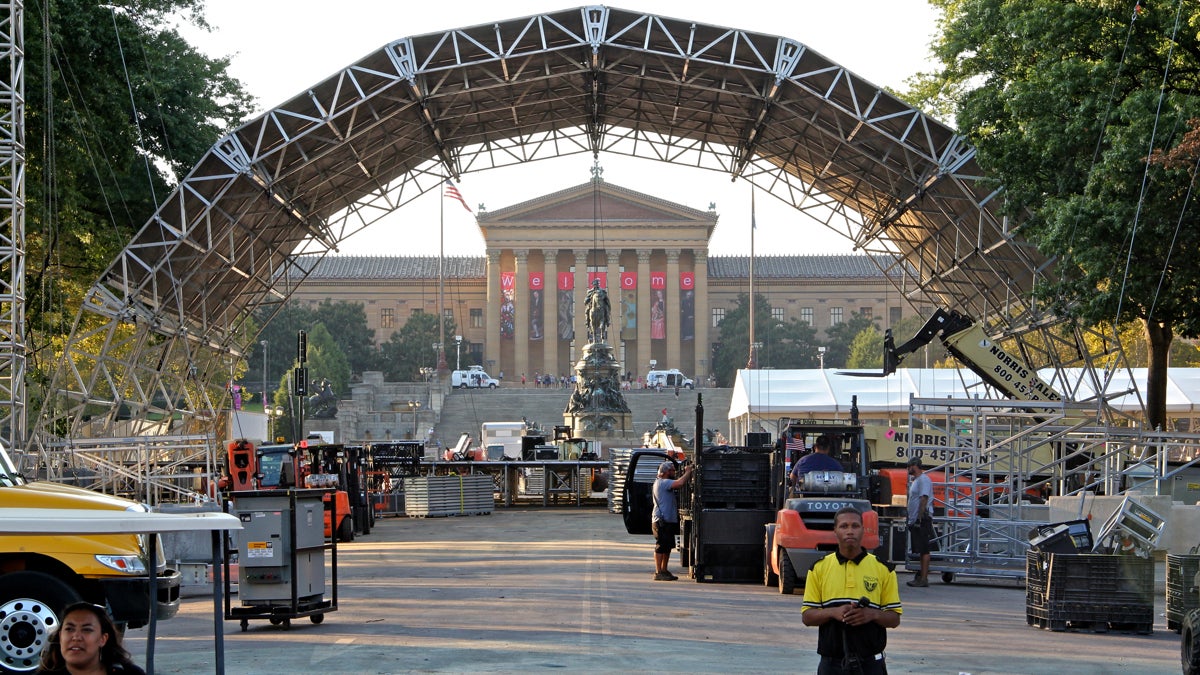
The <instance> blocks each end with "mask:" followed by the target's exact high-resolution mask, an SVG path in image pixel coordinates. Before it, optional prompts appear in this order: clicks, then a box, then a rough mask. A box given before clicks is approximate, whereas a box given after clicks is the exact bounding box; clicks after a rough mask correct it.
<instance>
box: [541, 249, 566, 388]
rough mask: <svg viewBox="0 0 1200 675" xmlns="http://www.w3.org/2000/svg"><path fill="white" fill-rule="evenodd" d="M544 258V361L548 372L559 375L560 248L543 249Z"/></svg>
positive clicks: (560, 369)
mask: <svg viewBox="0 0 1200 675" xmlns="http://www.w3.org/2000/svg"><path fill="white" fill-rule="evenodd" d="M542 260H543V261H544V262H543V264H542V273H543V274H544V275H545V279H546V280H545V283H544V284H543V289H542V308H543V314H544V318H543V319H542V349H543V351H542V362H543V363H545V364H546V372H548V373H550V374H552V375H554V376H555V377H558V374H559V373H560V372H562V368H561V367H560V366H559V365H558V249H548V250H544V251H542Z"/></svg>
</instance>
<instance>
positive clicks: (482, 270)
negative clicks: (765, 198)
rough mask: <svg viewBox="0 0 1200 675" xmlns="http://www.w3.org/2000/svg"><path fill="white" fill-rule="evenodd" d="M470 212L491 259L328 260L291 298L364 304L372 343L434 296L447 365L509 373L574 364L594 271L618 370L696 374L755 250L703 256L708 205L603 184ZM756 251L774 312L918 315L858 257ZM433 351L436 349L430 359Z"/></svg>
mask: <svg viewBox="0 0 1200 675" xmlns="http://www.w3.org/2000/svg"><path fill="white" fill-rule="evenodd" d="M476 221H477V223H478V226H479V229H480V232H481V233H482V235H483V239H484V242H485V246H486V251H487V254H486V257H471V256H456V255H447V256H446V257H445V258H443V259H442V261H441V265H440V267H441V272H440V274H439V260H438V257H437V256H401V255H396V256H391V255H373V256H346V255H336V256H328V257H326V258H324V259H323V260H321V261H320V262H319V263H317V264H316V266H315V267H314V269H313V270H312V272H311V274H310V275H309V276H308V278H307V279H306V280H305V281H304V283H303V284H301V285H300V286H299V288H298V289H297V290H296V292H295V294H294V296H293V300H294V301H297V302H304V303H310V304H312V305H315V304H317V303H320V302H321V301H323V300H325V299H331V300H334V301H339V300H344V301H349V302H356V303H362V304H363V305H364V307H365V309H366V315H367V321H368V325H369V327H370V328H372V329H374V331H375V340H376V343H377V344H378V343H381V342H385V341H387V340H388V338H389V337H390V336H391V334H392V333H393V332H394V331H396V330H399V329H400V328H401V327H402V326H403V325H404V322H405V321H406V320H407V318H408V317H409V316H411V315H413V314H414V313H418V312H429V313H436V312H437V311H438V307H439V305H440V306H441V307H442V311H443V312H444V313H445V314H446V315H448V316H451V317H452V318H453V320H454V322H455V324H456V325H457V326H458V331H457V332H458V334H459V335H460V336H461V340H459V341H456V340H455V339H454V336H447V344H446V359H447V362H448V363H449V365H450V367H451V368H453V367H455V366H456V364H457V363H459V362H461V364H462V366H463V367H466V366H467V364H481V365H484V366H485V367H486V368H487V369H488V371H489V372H490V373H491V374H492V375H497V374H499V373H504V376H505V378H506V379H507V380H508V381H510V382H512V381H516V380H518V379H519V378H520V377H521V375H522V374H525V375H526V376H527V377H529V378H531V377H532V376H533V374H534V373H543V374H545V373H549V374H555V375H559V374H566V373H569V372H570V370H571V364H572V363H573V362H574V360H575V358H576V355H577V353H578V350H579V349H580V348H581V347H582V343H583V342H584V341H585V340H586V331H585V330H584V327H583V323H582V322H583V308H584V298H585V296H586V294H587V291H588V289H589V288H590V287H591V286H592V282H593V281H599V282H600V284H601V286H602V287H604V288H606V289H607V290H608V294H609V297H610V301H611V303H612V312H611V315H612V325H611V326H610V328H609V332H608V335H609V339H608V341H609V343H610V344H612V345H613V347H614V349H615V351H616V356H617V358H618V359H619V360H620V361H621V362H622V363H623V364H624V368H625V371H626V372H630V373H633V374H635V375H641V374H644V373H645V372H646V371H647V370H649V369H651V363H653V364H654V367H655V368H657V369H667V368H679V369H680V370H682V371H683V372H684V373H686V374H688V375H689V376H692V377H696V378H697V379H700V378H704V377H706V376H707V375H708V374H709V365H710V360H711V354H712V345H713V342H714V341H715V340H717V339H718V338H719V334H718V331H717V329H716V326H717V325H718V324H719V323H720V321H721V319H722V318H724V315H725V313H726V312H727V311H730V310H732V309H733V308H734V307H735V306H736V304H737V299H738V296H739V294H745V293H748V292H749V291H750V259H749V256H710V255H709V249H708V243H709V238H710V237H711V236H712V233H713V229H714V228H715V227H716V225H717V213H716V211H714V210H709V211H700V210H697V209H693V208H691V207H687V206H683V205H680V204H675V203H672V202H669V201H666V200H663V199H659V198H657V197H653V196H651V195H647V194H644V193H641V192H637V191H634V190H631V189H628V188H624V187H620V186H617V185H613V184H611V183H607V182H605V181H603V180H593V181H589V182H587V183H584V184H582V185H578V186H575V187H572V188H568V189H565V190H561V191H559V192H555V193H552V194H548V195H545V196H542V197H538V198H536V199H532V200H529V201H526V202H523V203H520V204H515V205H513V206H508V207H505V208H502V209H498V210H495V211H482V210H481V211H480V212H479V213H477V214H476ZM798 233H799V230H798ZM798 236H802V235H800V234H798ZM754 260H755V266H754V292H755V294H756V295H761V296H764V297H766V299H767V301H768V302H769V303H770V304H771V306H772V312H773V315H774V316H775V318H777V319H780V320H781V321H789V320H791V319H799V320H802V321H807V322H809V323H810V324H811V325H813V326H814V327H815V328H817V329H818V330H824V329H826V328H828V327H829V326H831V325H835V324H837V323H840V322H841V321H845V320H849V319H850V317H851V316H852V315H853V314H855V313H857V314H865V315H868V316H871V317H873V318H875V319H876V320H877V321H878V323H879V325H880V326H881V327H888V326H890V325H891V324H892V323H894V322H896V321H898V320H899V319H900V318H901V317H903V316H906V315H908V314H909V313H911V312H912V311H913V310H912V309H911V308H909V307H908V306H907V304H906V303H905V301H904V300H903V298H902V297H901V293H900V292H899V291H897V289H896V288H895V286H894V284H892V283H891V282H890V281H889V280H888V279H886V278H885V277H884V275H883V273H882V272H880V271H879V269H878V267H877V266H876V265H875V264H874V263H873V262H872V261H871V260H870V259H868V258H867V257H866V256H864V255H799V256H778V255H756V256H755V259H754ZM439 280H440V281H441V282H442V284H439ZM759 337H760V339H763V340H769V339H770V336H759ZM434 357H435V351H434V346H433V345H430V352H429V360H430V365H433V362H434Z"/></svg>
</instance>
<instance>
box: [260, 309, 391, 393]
mask: <svg viewBox="0 0 1200 675" xmlns="http://www.w3.org/2000/svg"><path fill="white" fill-rule="evenodd" d="M271 309H273V308H270V307H268V308H264V309H263V310H261V311H260V312H259V314H258V315H257V316H256V320H257V321H258V322H260V323H264V325H263V329H262V331H260V332H259V334H258V338H257V340H256V341H255V344H254V345H253V349H252V351H251V354H250V356H249V363H248V371H247V381H249V382H255V383H257V382H259V381H261V380H262V379H263V378H262V364H263V350H264V347H263V344H262V342H263V341H264V340H265V341H266V342H267V344H266V355H267V381H268V382H272V381H274V380H275V378H276V376H277V374H278V373H280V372H282V371H284V370H286V369H289V368H291V367H292V363H293V362H294V361H295V360H296V335H297V333H298V332H299V331H302V330H304V331H311V330H313V329H314V328H315V327H316V326H318V325H324V326H325V328H327V329H328V331H329V334H330V335H332V336H333V340H334V342H336V343H337V346H338V349H339V350H340V351H341V352H342V354H343V355H345V358H346V360H347V363H348V367H349V372H350V374H351V375H353V374H355V373H362V372H363V371H366V370H380V369H381V365H380V354H379V350H377V349H376V348H375V346H374V339H375V331H373V330H371V329H369V328H367V315H366V312H365V310H364V309H363V305H362V303H357V302H345V301H338V302H333V301H330V300H324V301H322V302H321V304H319V305H317V306H316V307H313V308H310V307H307V306H305V305H303V304H301V303H298V302H289V303H287V304H285V305H284V306H283V307H282V308H281V309H280V311H279V312H278V313H277V314H275V316H273V317H272V316H271V315H270V311H271ZM268 319H270V320H269V321H268ZM309 348H310V349H311V348H312V343H311V341H310V343H309ZM347 384H348V383H347ZM340 391H345V389H342V390H340Z"/></svg>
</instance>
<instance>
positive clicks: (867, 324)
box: [825, 312, 883, 368]
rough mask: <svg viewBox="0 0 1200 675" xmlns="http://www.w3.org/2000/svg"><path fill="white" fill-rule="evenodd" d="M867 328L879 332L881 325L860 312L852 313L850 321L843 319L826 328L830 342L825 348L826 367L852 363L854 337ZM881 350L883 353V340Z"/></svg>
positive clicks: (840, 366) (845, 365)
mask: <svg viewBox="0 0 1200 675" xmlns="http://www.w3.org/2000/svg"><path fill="white" fill-rule="evenodd" d="M865 330H874V331H875V332H879V326H878V325H877V324H876V323H875V320H874V319H868V318H867V317H865V316H863V315H861V314H859V313H858V312H855V313H853V314H851V315H850V320H849V321H843V322H841V323H839V324H837V325H836V326H830V327H829V328H828V329H826V331H825V337H826V339H827V340H828V343H827V345H826V348H825V367H826V368H845V367H847V366H848V365H849V363H850V346H851V345H852V344H853V343H854V338H856V337H857V336H858V334H859V333H861V332H863V331H865ZM879 352H880V354H882V353H883V342H882V341H881V342H880V343H879Z"/></svg>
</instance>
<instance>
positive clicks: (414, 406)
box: [408, 401, 421, 439]
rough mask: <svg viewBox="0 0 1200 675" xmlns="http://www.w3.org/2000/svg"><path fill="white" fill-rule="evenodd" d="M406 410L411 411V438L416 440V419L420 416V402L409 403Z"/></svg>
mask: <svg viewBox="0 0 1200 675" xmlns="http://www.w3.org/2000/svg"><path fill="white" fill-rule="evenodd" d="M408 409H409V410H410V411H412V414H413V430H412V438H413V439H416V438H417V418H418V417H419V416H420V414H421V402H420V401H409V402H408Z"/></svg>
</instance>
